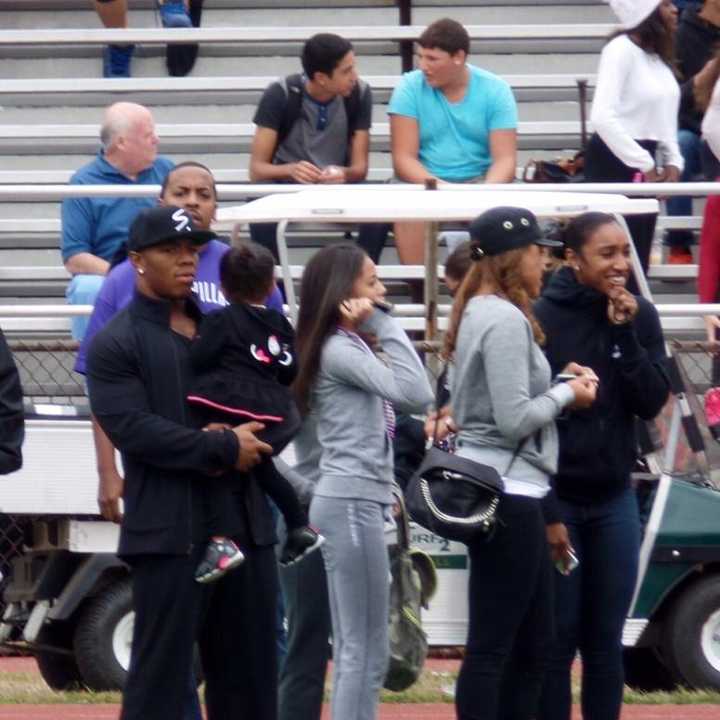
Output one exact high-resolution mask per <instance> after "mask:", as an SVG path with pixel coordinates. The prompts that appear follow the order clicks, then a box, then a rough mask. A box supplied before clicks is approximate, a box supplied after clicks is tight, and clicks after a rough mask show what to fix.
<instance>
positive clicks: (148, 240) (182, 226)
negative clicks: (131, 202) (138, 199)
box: [127, 205, 215, 251]
mask: <svg viewBox="0 0 720 720" xmlns="http://www.w3.org/2000/svg"><path fill="white" fill-rule="evenodd" d="M214 237H215V234H214V233H212V232H210V231H208V230H198V229H197V228H196V227H195V225H194V224H193V219H192V217H191V216H190V215H189V214H188V212H187V210H184V209H183V208H179V207H176V206H175V205H158V206H157V207H153V208H148V209H147V210H142V211H141V212H140V214H139V215H138V216H137V217H136V218H135V220H134V221H133V224H132V225H131V226H130V233H129V235H128V243H127V249H128V250H129V251H132V250H135V251H137V250H143V249H145V248H148V247H152V246H153V245H159V244H160V243H165V242H171V241H173V240H190V242H192V243H194V244H195V245H202V244H203V243H206V242H208V241H209V240H212V238H214Z"/></svg>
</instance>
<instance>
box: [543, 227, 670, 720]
mask: <svg viewBox="0 0 720 720" xmlns="http://www.w3.org/2000/svg"><path fill="white" fill-rule="evenodd" d="M564 240H565V245H566V258H567V261H568V264H567V266H566V267H563V268H561V269H560V270H558V271H557V272H556V273H555V275H554V276H552V278H551V279H550V281H549V283H548V285H547V287H546V288H545V290H544V292H543V295H542V297H541V298H540V300H539V301H538V302H537V304H536V306H535V314H536V316H537V318H538V320H539V321H540V323H541V325H542V327H543V329H544V331H545V334H546V337H547V343H546V347H545V351H546V354H547V357H548V360H549V361H550V366H551V368H552V371H553V374H556V373H558V372H560V371H562V368H564V367H565V366H566V365H567V364H568V362H570V361H571V360H575V361H577V362H578V363H580V364H581V365H586V366H590V367H591V368H592V369H593V370H594V371H595V373H596V374H597V375H598V377H599V380H600V382H599V386H598V395H597V401H596V402H595V404H594V405H593V406H592V407H591V408H589V409H587V410H577V411H575V412H573V413H572V414H571V415H569V416H567V417H566V418H564V419H562V418H561V419H560V420H558V429H559V437H560V458H559V464H558V473H557V476H556V477H555V480H554V487H553V491H552V492H551V494H550V495H549V496H548V499H547V500H546V521H547V523H548V537H549V540H550V544H551V545H552V546H554V549H555V551H556V553H555V555H556V556H558V555H562V554H563V553H562V551H563V550H564V549H566V548H567V547H568V546H571V547H572V548H574V550H575V553H576V555H577V556H578V558H579V561H580V564H579V566H578V568H577V569H575V570H573V571H571V572H567V573H563V574H561V573H559V572H558V573H555V589H556V631H557V637H556V644H555V648H554V651H553V653H552V656H551V662H550V665H549V668H548V672H547V675H546V680H545V687H544V690H543V701H542V711H541V714H540V715H539V718H541V720H569V718H570V705H571V699H570V666H571V665H572V662H573V660H574V658H575V654H576V652H577V650H578V649H579V650H580V653H581V655H582V660H583V678H582V709H583V718H584V720H616V719H617V718H618V717H619V715H620V707H621V704H622V692H623V679H624V678H623V666H622V644H621V638H622V628H623V624H624V621H625V616H626V613H627V611H628V608H629V605H630V601H631V599H632V594H633V590H634V587H635V582H636V578H637V570H638V556H639V548H640V522H639V516H638V506H637V501H636V497H635V493H634V490H633V489H632V487H631V485H630V473H631V470H632V468H633V465H634V463H635V460H636V457H637V440H636V437H635V423H636V419H637V418H638V417H639V418H642V419H643V420H651V419H652V418H654V417H655V416H656V415H657V414H658V413H659V412H660V410H661V408H662V407H663V405H664V404H665V402H666V400H667V397H668V392H669V380H668V377H667V375H666V372H665V369H664V364H665V348H664V342H663V336H662V330H661V327H660V321H659V318H658V315H657V312H656V310H655V308H654V306H653V305H652V303H650V302H648V301H647V300H645V299H644V298H641V297H636V296H634V295H632V294H631V293H630V292H629V291H628V290H627V288H626V284H627V281H628V279H629V276H630V268H631V265H630V244H629V240H628V237H627V235H626V233H625V232H624V230H623V229H622V228H621V227H620V226H619V225H618V224H617V222H616V221H615V219H614V217H613V216H612V215H606V214H604V213H586V214H585V215H582V216H580V217H578V218H576V219H574V220H573V221H572V222H571V223H570V224H569V226H568V227H567V229H566V232H565V237H564Z"/></svg>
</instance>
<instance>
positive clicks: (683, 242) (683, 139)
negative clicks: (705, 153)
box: [665, 130, 702, 247]
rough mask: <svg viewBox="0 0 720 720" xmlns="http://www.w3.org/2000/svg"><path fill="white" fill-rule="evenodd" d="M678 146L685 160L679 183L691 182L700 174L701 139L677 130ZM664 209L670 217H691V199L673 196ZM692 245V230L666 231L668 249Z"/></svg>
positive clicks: (685, 131)
mask: <svg viewBox="0 0 720 720" xmlns="http://www.w3.org/2000/svg"><path fill="white" fill-rule="evenodd" d="M678 144H679V145H680V152H681V153H682V156H683V158H684V159H685V169H684V170H683V171H682V174H681V175H680V182H691V181H693V180H694V179H696V178H697V176H698V175H700V174H701V173H702V163H701V159H700V158H701V153H700V150H701V146H702V139H701V137H700V136H699V135H696V134H695V133H694V132H692V131H691V130H678ZM666 207H667V214H668V215H670V216H671V217H672V216H675V217H677V216H681V215H685V216H687V215H692V197H690V196H689V195H683V196H677V195H675V196H673V197H670V198H668V200H667V202H666ZM692 243H693V233H692V230H668V232H667V233H666V234H665V244H666V245H668V246H669V247H688V246H690V245H692Z"/></svg>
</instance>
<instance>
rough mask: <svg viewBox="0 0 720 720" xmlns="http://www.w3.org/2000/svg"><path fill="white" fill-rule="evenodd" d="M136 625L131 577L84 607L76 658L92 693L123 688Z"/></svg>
mask: <svg viewBox="0 0 720 720" xmlns="http://www.w3.org/2000/svg"><path fill="white" fill-rule="evenodd" d="M134 624H135V613H134V612H133V609H132V589H131V581H130V579H129V578H124V579H122V580H119V581H118V582H115V583H113V584H112V585H109V586H107V587H106V588H105V589H104V590H103V591H102V593H101V594H100V595H97V596H96V597H94V598H93V599H92V600H90V601H89V602H88V603H87V605H86V606H85V607H84V608H83V610H82V612H81V614H80V617H79V619H78V623H77V629H76V631H75V657H76V658H77V663H78V667H79V668H80V673H81V675H82V678H83V680H84V682H85V684H86V685H87V687H89V688H90V689H91V690H121V689H122V687H123V685H124V684H125V678H126V676H127V671H128V667H129V665H130V648H131V646H132V634H133V625H134Z"/></svg>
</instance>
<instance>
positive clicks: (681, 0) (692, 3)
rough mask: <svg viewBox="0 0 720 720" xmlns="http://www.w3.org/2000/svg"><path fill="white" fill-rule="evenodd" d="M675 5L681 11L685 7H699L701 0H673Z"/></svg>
mask: <svg viewBox="0 0 720 720" xmlns="http://www.w3.org/2000/svg"><path fill="white" fill-rule="evenodd" d="M673 3H674V4H675V7H677V9H678V10H680V12H682V11H683V10H684V9H685V8H686V7H695V8H700V7H701V5H702V0H673Z"/></svg>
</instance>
